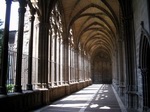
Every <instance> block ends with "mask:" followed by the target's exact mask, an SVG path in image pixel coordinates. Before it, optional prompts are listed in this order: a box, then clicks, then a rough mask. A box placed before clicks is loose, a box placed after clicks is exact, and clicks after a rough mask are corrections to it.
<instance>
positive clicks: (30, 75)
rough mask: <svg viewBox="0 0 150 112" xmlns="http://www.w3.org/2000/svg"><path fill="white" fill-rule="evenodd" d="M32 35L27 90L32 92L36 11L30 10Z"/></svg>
mask: <svg viewBox="0 0 150 112" xmlns="http://www.w3.org/2000/svg"><path fill="white" fill-rule="evenodd" d="M30 12H31V16H30V18H29V20H30V34H29V55H28V84H27V90H32V52H33V26H34V19H35V17H34V14H35V9H30Z"/></svg>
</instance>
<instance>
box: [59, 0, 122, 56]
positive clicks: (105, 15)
mask: <svg viewBox="0 0 150 112" xmlns="http://www.w3.org/2000/svg"><path fill="white" fill-rule="evenodd" d="M59 2H60V4H61V8H62V10H63V14H64V17H65V23H66V26H67V30H68V32H69V30H70V29H72V30H73V41H74V44H75V45H74V46H76V47H77V48H79V46H80V48H81V49H82V50H84V51H85V52H86V53H87V54H89V55H90V56H94V54H97V53H99V52H105V54H108V55H109V56H110V58H112V56H113V53H114V52H115V50H116V48H117V46H116V45H117V44H116V43H117V40H118V37H119V32H118V31H119V15H120V8H119V2H118V0H60V1H59Z"/></svg>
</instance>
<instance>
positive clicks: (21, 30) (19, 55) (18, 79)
mask: <svg viewBox="0 0 150 112" xmlns="http://www.w3.org/2000/svg"><path fill="white" fill-rule="evenodd" d="M19 5H20V7H19V10H18V12H19V26H18V40H17V62H16V82H15V88H14V91H15V92H22V86H21V70H22V50H23V33H24V14H25V12H26V8H25V6H26V0H19Z"/></svg>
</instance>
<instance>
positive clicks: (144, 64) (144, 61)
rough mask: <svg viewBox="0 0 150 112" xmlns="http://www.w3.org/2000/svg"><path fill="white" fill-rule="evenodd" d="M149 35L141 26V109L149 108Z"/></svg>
mask: <svg viewBox="0 0 150 112" xmlns="http://www.w3.org/2000/svg"><path fill="white" fill-rule="evenodd" d="M149 62H150V35H149V33H148V32H147V31H146V30H145V29H144V27H143V26H142V34H141V39H140V51H139V68H140V69H141V75H142V87H143V109H144V110H145V111H147V110H148V109H150V72H149V71H150V63H149Z"/></svg>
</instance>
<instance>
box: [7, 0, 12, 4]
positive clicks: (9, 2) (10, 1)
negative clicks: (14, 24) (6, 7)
mask: <svg viewBox="0 0 150 112" xmlns="http://www.w3.org/2000/svg"><path fill="white" fill-rule="evenodd" d="M5 1H6V4H11V3H12V1H13V0H5Z"/></svg>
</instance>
